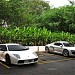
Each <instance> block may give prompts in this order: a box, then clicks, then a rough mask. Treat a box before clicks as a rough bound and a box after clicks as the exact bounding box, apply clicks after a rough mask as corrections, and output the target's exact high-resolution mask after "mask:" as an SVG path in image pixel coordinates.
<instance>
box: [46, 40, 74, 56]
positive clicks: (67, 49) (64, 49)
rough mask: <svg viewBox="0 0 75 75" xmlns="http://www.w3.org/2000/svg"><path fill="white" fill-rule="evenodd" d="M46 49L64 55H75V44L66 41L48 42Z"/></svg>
mask: <svg viewBox="0 0 75 75" xmlns="http://www.w3.org/2000/svg"><path fill="white" fill-rule="evenodd" d="M45 51H46V52H53V53H59V54H63V55H64V56H75V46H74V45H73V44H71V43H69V42H66V41H57V42H53V43H51V44H47V45H46V46H45Z"/></svg>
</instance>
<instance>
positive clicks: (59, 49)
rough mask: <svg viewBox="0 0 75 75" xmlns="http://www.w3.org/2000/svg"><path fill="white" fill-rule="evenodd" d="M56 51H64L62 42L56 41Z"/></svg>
mask: <svg viewBox="0 0 75 75" xmlns="http://www.w3.org/2000/svg"><path fill="white" fill-rule="evenodd" d="M54 51H55V52H57V53H62V43H54Z"/></svg>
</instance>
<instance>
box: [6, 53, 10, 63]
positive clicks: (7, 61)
mask: <svg viewBox="0 0 75 75" xmlns="http://www.w3.org/2000/svg"><path fill="white" fill-rule="evenodd" d="M5 60H6V63H7V64H11V60H10V56H9V55H8V54H7V55H6V56H5Z"/></svg>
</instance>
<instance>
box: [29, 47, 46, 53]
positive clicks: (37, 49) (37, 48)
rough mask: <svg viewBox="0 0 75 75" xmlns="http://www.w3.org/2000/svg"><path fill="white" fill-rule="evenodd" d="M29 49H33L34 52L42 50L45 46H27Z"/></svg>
mask: <svg viewBox="0 0 75 75" xmlns="http://www.w3.org/2000/svg"><path fill="white" fill-rule="evenodd" d="M28 47H29V49H31V50H34V51H35V52H44V51H45V46H28Z"/></svg>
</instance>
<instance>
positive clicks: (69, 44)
mask: <svg viewBox="0 0 75 75" xmlns="http://www.w3.org/2000/svg"><path fill="white" fill-rule="evenodd" d="M63 44H64V46H65V47H73V46H74V44H72V43H63Z"/></svg>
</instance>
